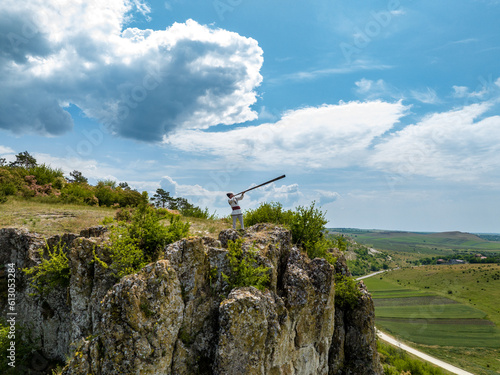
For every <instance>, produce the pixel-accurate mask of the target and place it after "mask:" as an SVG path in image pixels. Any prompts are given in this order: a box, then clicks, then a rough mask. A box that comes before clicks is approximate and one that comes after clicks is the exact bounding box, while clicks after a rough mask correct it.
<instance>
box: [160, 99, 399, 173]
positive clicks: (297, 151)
mask: <svg viewBox="0 0 500 375" xmlns="http://www.w3.org/2000/svg"><path fill="white" fill-rule="evenodd" d="M407 109H408V108H407V107H406V106H404V105H403V104H402V103H401V102H397V103H387V102H382V101H373V102H349V103H340V104H338V105H324V106H321V107H309V108H303V109H299V110H295V111H290V112H288V113H286V114H285V115H283V117H282V118H281V119H280V120H279V121H277V122H275V123H265V124H261V125H257V126H249V127H241V128H237V129H234V130H229V131H226V132H207V131H201V130H189V131H181V132H177V133H174V134H172V135H170V136H168V137H167V138H166V140H165V142H166V143H168V144H169V145H171V146H173V147H175V148H177V149H180V150H183V151H188V152H192V153H200V154H210V155H213V156H219V157H221V158H224V159H227V160H231V161H232V162H241V163H243V164H244V166H245V167H247V168H260V167H266V168H269V167H270V168H276V169H280V168H324V167H327V168H342V167H346V166H352V165H357V164H359V163H363V162H364V160H365V159H366V157H367V155H368V150H369V148H370V147H371V145H372V142H374V141H375V140H376V139H377V137H380V136H382V135H383V134H384V133H385V132H387V131H388V130H390V129H391V128H392V127H393V126H394V125H395V124H396V123H398V122H399V119H400V118H401V117H403V116H404V115H405V113H406V112H407Z"/></svg>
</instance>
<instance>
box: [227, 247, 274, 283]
mask: <svg viewBox="0 0 500 375" xmlns="http://www.w3.org/2000/svg"><path fill="white" fill-rule="evenodd" d="M242 244H243V239H241V238H240V239H237V240H236V241H235V242H233V241H229V242H228V254H227V256H228V258H229V265H230V267H231V272H230V274H229V275H226V274H224V273H222V277H223V278H224V280H225V281H226V282H227V283H228V284H229V289H233V288H239V287H245V286H254V287H256V288H257V289H259V290H264V289H265V288H266V287H267V286H268V284H269V273H268V270H269V268H268V267H265V266H259V265H258V264H257V250H255V248H253V247H252V248H250V249H248V250H246V251H243V248H242Z"/></svg>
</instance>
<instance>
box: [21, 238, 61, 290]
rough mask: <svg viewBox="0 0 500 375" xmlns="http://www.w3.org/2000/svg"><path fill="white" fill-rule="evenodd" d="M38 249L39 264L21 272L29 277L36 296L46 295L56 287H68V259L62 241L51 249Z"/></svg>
mask: <svg viewBox="0 0 500 375" xmlns="http://www.w3.org/2000/svg"><path fill="white" fill-rule="evenodd" d="M45 250H46V251H47V257H45V251H44V249H43V248H42V249H40V250H39V253H40V258H41V262H40V263H39V264H37V265H36V266H33V267H31V268H24V269H23V272H24V273H25V274H26V275H28V276H29V277H30V285H31V286H32V287H33V288H34V289H35V290H36V294H39V295H46V294H48V293H49V292H50V291H52V289H54V288H55V287H57V286H63V287H66V286H68V285H69V278H70V269H69V262H68V257H67V255H66V251H65V248H64V244H63V243H62V241H59V243H58V244H57V245H56V246H54V247H53V248H51V247H50V246H49V245H48V244H46V245H45Z"/></svg>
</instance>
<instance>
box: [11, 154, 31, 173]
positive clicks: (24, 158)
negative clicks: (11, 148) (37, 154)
mask: <svg viewBox="0 0 500 375" xmlns="http://www.w3.org/2000/svg"><path fill="white" fill-rule="evenodd" d="M36 165H37V164H36V159H35V158H34V157H33V156H31V155H30V154H29V152H28V151H24V152H20V153H19V154H17V155H16V160H15V161H13V162H12V163H10V164H9V166H10V167H23V168H26V169H29V168H33V167H36Z"/></svg>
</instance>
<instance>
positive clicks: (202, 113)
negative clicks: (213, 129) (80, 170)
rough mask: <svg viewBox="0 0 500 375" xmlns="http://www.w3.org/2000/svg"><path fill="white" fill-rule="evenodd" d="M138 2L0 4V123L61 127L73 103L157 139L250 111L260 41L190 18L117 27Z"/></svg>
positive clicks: (67, 123)
mask: <svg viewBox="0 0 500 375" xmlns="http://www.w3.org/2000/svg"><path fill="white" fill-rule="evenodd" d="M134 11H135V12H137V11H140V12H141V13H147V11H148V8H147V7H146V6H144V4H142V3H141V2H139V1H137V0H136V1H132V0H110V1H106V2H102V1H97V0H94V1H83V0H80V1H74V0H71V1H69V0H66V1H64V0H63V1H59V0H57V1H56V0H51V1H43V2H42V1H40V0H28V1H23V2H18V1H12V0H7V1H3V2H2V3H1V4H0V25H1V26H0V31H1V32H0V35H1V37H0V47H1V49H0V50H1V52H0V80H1V81H2V86H3V87H2V91H1V93H0V114H1V116H0V128H3V129H9V130H11V131H13V132H16V133H25V132H37V133H40V134H44V135H57V134H61V133H64V132H66V131H68V130H69V129H71V127H72V126H73V123H72V118H71V116H70V114H69V113H68V112H67V111H66V107H67V106H68V105H69V104H74V105H76V106H78V107H79V108H80V109H81V110H82V111H83V112H84V113H85V114H86V115H87V116H89V117H92V118H95V119H97V120H98V121H99V122H101V123H102V124H103V125H105V126H106V127H107V128H108V129H109V130H110V131H111V132H114V133H116V134H118V135H121V136H124V137H128V138H134V139H141V140H145V141H160V140H161V139H162V137H163V136H164V135H166V134H168V133H170V132H171V131H173V130H175V129H180V128H189V129H193V128H195V129H196V128H198V129H199V128H207V127H209V126H212V125H216V124H234V123H239V122H244V121H247V120H252V119H254V118H256V117H257V114H256V113H255V112H253V111H252V110H251V109H250V106H251V105H252V104H253V103H254V102H255V101H256V93H255V91H254V90H255V88H256V87H257V86H258V85H259V84H260V82H261V80H262V77H261V75H260V73H259V70H260V67H261V65H262V62H263V58H262V50H261V48H260V47H259V46H258V44H257V42H256V41H255V40H253V39H251V38H245V37H242V36H240V35H238V34H236V33H232V32H228V31H225V30H221V29H211V28H209V27H207V26H203V25H200V24H198V23H196V22H194V21H192V20H189V21H187V22H186V23H182V24H179V23H175V24H173V25H172V26H171V27H169V28H167V29H165V30H140V29H137V28H126V25H127V22H128V20H129V19H130V17H131V14H132V12H134Z"/></svg>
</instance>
